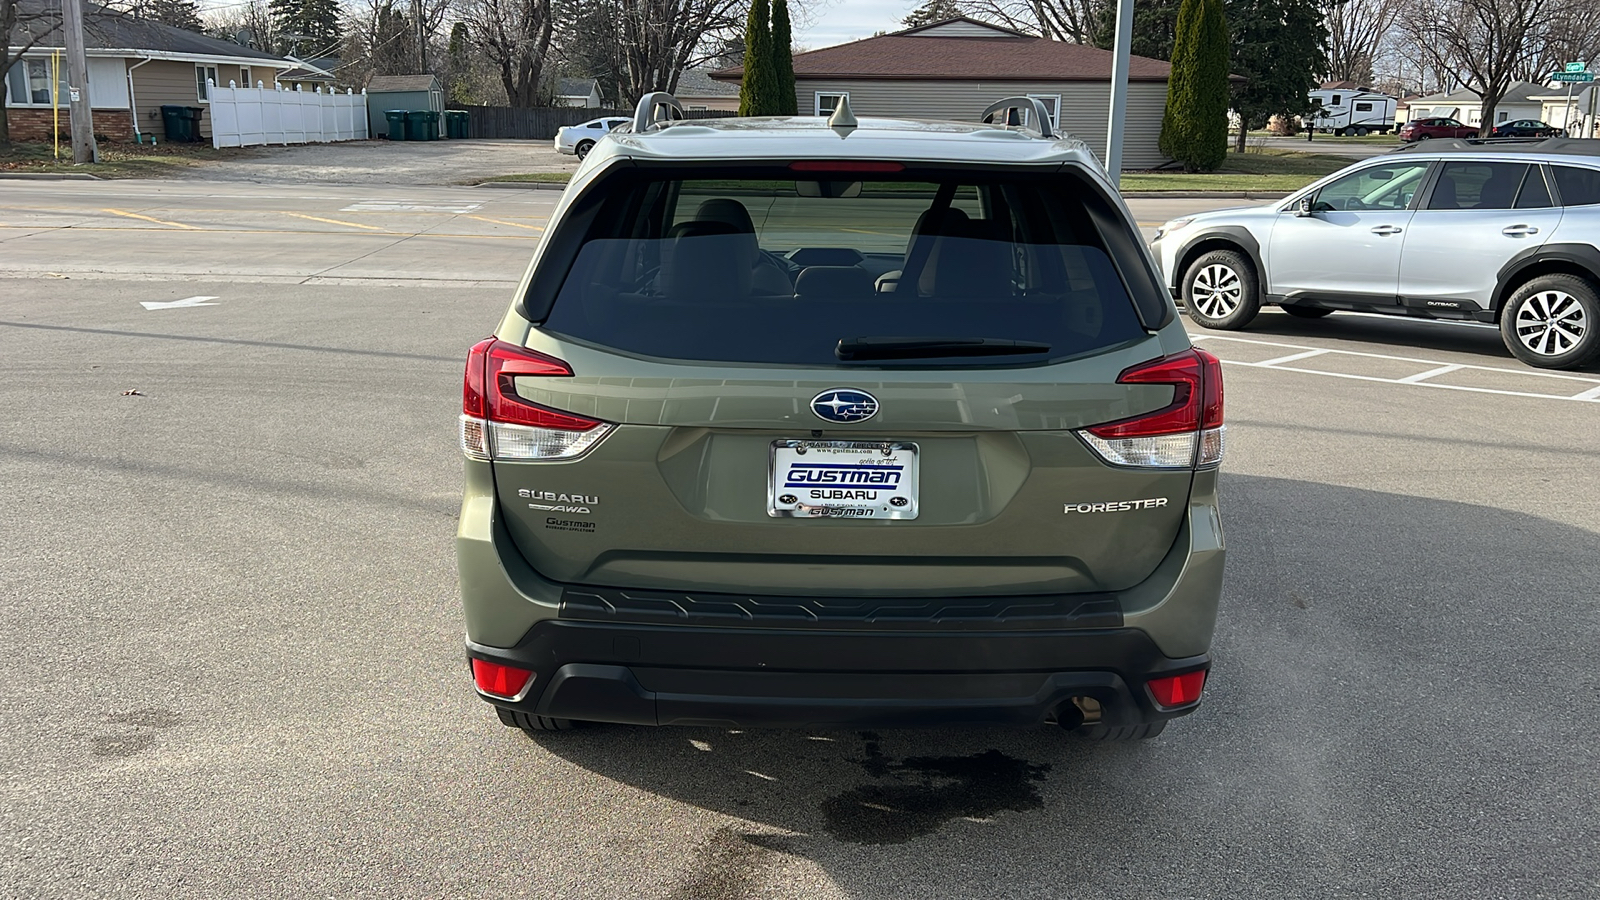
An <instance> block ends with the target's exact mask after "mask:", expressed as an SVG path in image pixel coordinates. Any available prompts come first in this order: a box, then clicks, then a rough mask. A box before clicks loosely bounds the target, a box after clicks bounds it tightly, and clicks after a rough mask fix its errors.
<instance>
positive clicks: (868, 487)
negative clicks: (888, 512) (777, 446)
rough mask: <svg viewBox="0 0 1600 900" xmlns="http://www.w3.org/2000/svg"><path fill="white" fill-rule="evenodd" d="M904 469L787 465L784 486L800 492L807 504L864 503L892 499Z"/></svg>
mask: <svg viewBox="0 0 1600 900" xmlns="http://www.w3.org/2000/svg"><path fill="white" fill-rule="evenodd" d="M904 477H905V466H900V465H893V464H890V465H862V464H844V463H790V464H789V470H788V471H787V472H786V473H784V476H783V486H784V487H786V488H796V489H799V490H801V491H803V492H804V493H803V496H804V497H805V499H808V500H866V501H874V500H877V499H878V498H879V497H880V496H885V497H887V496H892V495H893V494H894V493H895V492H896V491H898V490H899V489H900V481H901V479H902V478H904Z"/></svg>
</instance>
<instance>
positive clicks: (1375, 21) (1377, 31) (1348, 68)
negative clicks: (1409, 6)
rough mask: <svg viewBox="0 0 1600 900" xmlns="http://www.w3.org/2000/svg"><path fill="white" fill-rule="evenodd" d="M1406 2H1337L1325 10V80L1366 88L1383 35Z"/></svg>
mask: <svg viewBox="0 0 1600 900" xmlns="http://www.w3.org/2000/svg"><path fill="white" fill-rule="evenodd" d="M1405 9H1406V0H1338V2H1335V3H1333V4H1332V5H1330V6H1329V7H1328V12H1327V16H1326V17H1325V18H1324V19H1323V25H1324V27H1326V28H1327V29H1328V78H1329V79H1331V80H1333V81H1354V82H1357V83H1358V84H1363V85H1370V84H1372V82H1373V80H1374V68H1375V64H1376V62H1377V60H1378V55H1379V53H1380V52H1381V51H1382V49H1383V43H1384V39H1385V37H1386V36H1388V35H1389V34H1390V33H1391V30H1392V29H1393V28H1394V26H1395V23H1396V22H1398V21H1399V20H1400V16H1401V14H1402V12H1404V11H1405Z"/></svg>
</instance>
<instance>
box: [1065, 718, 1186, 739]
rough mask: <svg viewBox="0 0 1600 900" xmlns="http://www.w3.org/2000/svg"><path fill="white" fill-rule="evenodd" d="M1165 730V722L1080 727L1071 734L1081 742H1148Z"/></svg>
mask: <svg viewBox="0 0 1600 900" xmlns="http://www.w3.org/2000/svg"><path fill="white" fill-rule="evenodd" d="M1165 730H1167V723H1166V720H1162V721H1160V722H1150V723H1148V724H1145V725H1082V726H1079V727H1078V728H1077V729H1075V730H1074V731H1073V732H1072V735H1073V737H1076V738H1078V739H1079V740H1083V741H1095V742H1096V743H1111V742H1116V741H1148V740H1150V739H1151V738H1153V737H1156V736H1157V735H1159V734H1161V732H1163V731H1165Z"/></svg>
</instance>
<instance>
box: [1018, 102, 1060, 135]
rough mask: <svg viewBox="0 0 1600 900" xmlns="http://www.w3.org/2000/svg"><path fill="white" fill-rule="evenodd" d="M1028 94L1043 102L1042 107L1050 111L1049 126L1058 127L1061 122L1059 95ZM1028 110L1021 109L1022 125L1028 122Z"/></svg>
mask: <svg viewBox="0 0 1600 900" xmlns="http://www.w3.org/2000/svg"><path fill="white" fill-rule="evenodd" d="M1028 96H1029V97H1032V98H1033V99H1035V100H1038V101H1039V102H1041V103H1043V104H1044V108H1045V109H1046V110H1047V111H1049V113H1050V127H1051V128H1052V129H1058V126H1059V125H1060V124H1061V95H1060V94H1029V95H1028ZM1028 112H1029V111H1028V110H1026V109H1025V110H1023V111H1022V124H1024V125H1026V124H1028ZM1058 130H1059V129H1058Z"/></svg>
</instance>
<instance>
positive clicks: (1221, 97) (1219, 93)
mask: <svg viewBox="0 0 1600 900" xmlns="http://www.w3.org/2000/svg"><path fill="white" fill-rule="evenodd" d="M1161 152H1162V153H1165V154H1166V155H1168V156H1170V157H1172V158H1173V159H1175V160H1177V161H1178V162H1180V163H1182V164H1183V169H1184V171H1185V172H1210V171H1211V170H1213V169H1215V168H1216V167H1218V166H1220V165H1222V161H1223V159H1225V158H1226V157H1227V155H1228V25H1227V22H1226V21H1225V20H1224V19H1223V14H1222V0H1183V5H1182V6H1180V7H1179V8H1178V27H1177V33H1176V36H1175V39H1174V41H1173V46H1172V74H1171V76H1170V77H1169V79H1168V81H1167V111H1166V114H1165V115H1164V116H1163V117H1162V119H1161Z"/></svg>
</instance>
